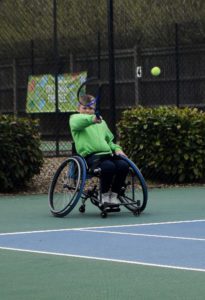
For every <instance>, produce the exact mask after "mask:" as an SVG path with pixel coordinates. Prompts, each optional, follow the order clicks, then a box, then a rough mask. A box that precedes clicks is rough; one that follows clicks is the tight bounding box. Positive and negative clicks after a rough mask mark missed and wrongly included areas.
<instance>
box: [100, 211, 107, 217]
mask: <svg viewBox="0 0 205 300" xmlns="http://www.w3.org/2000/svg"><path fill="white" fill-rule="evenodd" d="M101 217H102V218H103V219H105V218H107V213H106V212H105V211H103V212H101Z"/></svg>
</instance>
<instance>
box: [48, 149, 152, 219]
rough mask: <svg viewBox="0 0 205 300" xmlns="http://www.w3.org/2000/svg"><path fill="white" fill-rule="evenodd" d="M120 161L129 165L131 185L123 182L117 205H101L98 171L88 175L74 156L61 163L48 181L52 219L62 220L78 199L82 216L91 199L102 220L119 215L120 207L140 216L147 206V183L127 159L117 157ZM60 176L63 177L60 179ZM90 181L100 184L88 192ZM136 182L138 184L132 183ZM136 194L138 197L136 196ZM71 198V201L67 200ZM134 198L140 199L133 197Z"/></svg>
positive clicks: (83, 163)
mask: <svg viewBox="0 0 205 300" xmlns="http://www.w3.org/2000/svg"><path fill="white" fill-rule="evenodd" d="M120 158H121V159H124V160H125V161H126V162H127V163H128V164H129V166H130V168H129V170H130V180H131V182H130V181H128V182H125V185H124V187H123V188H122V190H121V193H120V195H119V200H120V203H119V204H107V203H105V204H102V201H101V200H102V195H101V188H100V185H101V184H100V178H101V174H100V173H101V172H100V171H101V170H100V168H97V169H95V170H94V171H92V172H91V171H90V170H89V169H88V167H87V163H86V161H85V159H84V158H83V157H81V156H80V155H73V156H71V157H69V158H67V159H66V160H65V161H63V162H62V163H61V165H60V166H59V167H58V169H57V171H56V172H55V174H54V176H53V179H52V181H51V184H50V188H49V194H48V201H49V207H50V211H51V213H52V214H53V215H54V216H55V217H64V216H66V215H67V214H69V213H70V212H71V211H72V210H73V209H74V207H75V206H76V205H77V203H78V202H79V200H80V198H81V199H82V204H81V206H80V208H79V211H80V212H81V213H84V212H85V203H86V201H87V200H88V199H90V200H91V202H92V204H94V205H95V206H97V207H98V208H99V209H100V211H101V217H103V218H106V217H107V214H108V213H110V212H120V210H121V209H120V207H121V206H124V207H126V208H127V209H128V210H130V211H131V212H133V214H134V215H139V214H140V213H141V212H142V211H144V209H145V208H146V205H147V199H148V192H147V186H146V182H145V180H144V178H143V176H142V174H141V172H140V170H139V169H138V168H137V166H136V165H135V164H134V163H133V162H132V161H131V160H130V159H128V158H127V157H125V156H120ZM61 176H63V177H62V178H61ZM92 178H96V179H97V180H98V181H99V185H96V184H95V185H94V186H92V187H90V188H89V189H88V190H85V189H84V188H85V184H86V182H87V181H88V179H92ZM135 180H137V181H136V182H135ZM59 181H60V183H59ZM61 181H62V182H61ZM128 186H131V187H132V190H131V196H130V192H129V193H128V192H127V190H128ZM137 191H138V195H136V193H137ZM126 193H127V194H126ZM139 195H140V197H139ZM70 196H71V198H69V197H70ZM136 196H137V197H138V198H140V199H138V198H136ZM131 197H132V198H131ZM56 200H57V201H56Z"/></svg>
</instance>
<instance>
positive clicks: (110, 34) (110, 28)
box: [107, 0, 116, 136]
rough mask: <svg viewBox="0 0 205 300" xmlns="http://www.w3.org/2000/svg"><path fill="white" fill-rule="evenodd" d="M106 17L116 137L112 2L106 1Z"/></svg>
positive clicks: (112, 110) (113, 121) (111, 109)
mask: <svg viewBox="0 0 205 300" xmlns="http://www.w3.org/2000/svg"><path fill="white" fill-rule="evenodd" d="M107 16H108V52H109V58H108V64H109V94H110V112H111V115H112V118H111V128H112V132H113V134H114V136H116V111H115V109H116V107H115V58H114V28H113V0H107Z"/></svg>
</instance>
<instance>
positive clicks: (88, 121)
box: [69, 114, 95, 131]
mask: <svg viewBox="0 0 205 300" xmlns="http://www.w3.org/2000/svg"><path fill="white" fill-rule="evenodd" d="M94 119H95V115H89V114H74V115H72V116H71V117H70V121H69V124H70V128H71V129H72V130H73V131H80V130H83V129H84V128H86V127H88V126H90V125H92V124H94Z"/></svg>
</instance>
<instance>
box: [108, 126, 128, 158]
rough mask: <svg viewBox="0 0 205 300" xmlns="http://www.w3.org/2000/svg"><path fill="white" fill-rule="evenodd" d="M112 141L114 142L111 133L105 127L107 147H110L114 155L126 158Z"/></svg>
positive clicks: (120, 148) (118, 146) (119, 147)
mask: <svg viewBox="0 0 205 300" xmlns="http://www.w3.org/2000/svg"><path fill="white" fill-rule="evenodd" d="M113 140H114V135H113V134H112V132H111V131H110V130H109V128H108V127H107V135H106V141H107V143H108V145H109V146H110V148H111V150H112V151H113V152H114V153H115V154H116V155H124V156H126V154H125V153H124V152H123V150H122V147H121V146H120V145H118V144H115V143H114V142H113Z"/></svg>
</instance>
